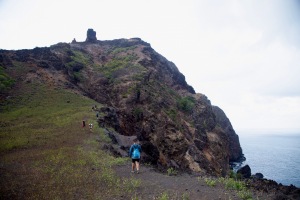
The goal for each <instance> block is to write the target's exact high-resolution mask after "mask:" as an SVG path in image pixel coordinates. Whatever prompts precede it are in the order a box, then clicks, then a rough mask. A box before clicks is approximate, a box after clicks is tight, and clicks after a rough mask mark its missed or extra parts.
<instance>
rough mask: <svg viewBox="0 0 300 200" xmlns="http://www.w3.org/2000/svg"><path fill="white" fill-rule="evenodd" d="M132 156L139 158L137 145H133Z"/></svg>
mask: <svg viewBox="0 0 300 200" xmlns="http://www.w3.org/2000/svg"><path fill="white" fill-rule="evenodd" d="M131 157H132V158H140V149H139V146H138V145H133V152H132V156H131Z"/></svg>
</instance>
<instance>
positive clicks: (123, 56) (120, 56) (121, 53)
mask: <svg viewBox="0 0 300 200" xmlns="http://www.w3.org/2000/svg"><path fill="white" fill-rule="evenodd" d="M135 48H136V46H131V47H126V48H123V47H119V48H114V49H110V50H109V51H108V52H106V53H107V54H109V56H111V57H112V58H111V59H110V60H109V61H108V62H107V63H105V64H104V65H102V67H97V69H98V70H99V71H100V72H102V73H103V74H104V75H105V76H106V77H107V78H109V79H111V81H115V80H116V78H118V77H119V75H120V74H122V75H124V74H126V73H128V74H130V75H131V78H132V79H133V80H141V78H142V77H143V76H142V75H143V72H145V68H144V67H143V66H142V65H140V64H139V63H138V62H137V60H138V56H137V55H136V54H135V53H134V49H135ZM125 69H126V70H125Z"/></svg>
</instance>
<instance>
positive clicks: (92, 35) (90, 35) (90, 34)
mask: <svg viewBox="0 0 300 200" xmlns="http://www.w3.org/2000/svg"><path fill="white" fill-rule="evenodd" d="M85 41H86V42H96V41H97V37H96V31H94V30H93V29H88V30H87V34H86V40H85Z"/></svg>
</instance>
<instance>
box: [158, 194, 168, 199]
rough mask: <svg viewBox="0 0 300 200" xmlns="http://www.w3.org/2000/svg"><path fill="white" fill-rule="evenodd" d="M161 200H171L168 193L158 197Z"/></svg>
mask: <svg viewBox="0 0 300 200" xmlns="http://www.w3.org/2000/svg"><path fill="white" fill-rule="evenodd" d="M158 199H159V200H168V199H169V195H168V193H167V192H164V193H162V194H161V196H159V197H158Z"/></svg>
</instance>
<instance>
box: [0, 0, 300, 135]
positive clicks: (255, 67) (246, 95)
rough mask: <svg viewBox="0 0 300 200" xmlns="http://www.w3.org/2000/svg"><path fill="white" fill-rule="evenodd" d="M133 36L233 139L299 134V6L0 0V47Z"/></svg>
mask: <svg viewBox="0 0 300 200" xmlns="http://www.w3.org/2000/svg"><path fill="white" fill-rule="evenodd" d="M88 28H93V29H94V30H95V31H96V32H97V38H98V40H112V39H119V38H132V37H140V38H141V39H143V40H144V41H146V42H148V43H150V44H151V46H152V47H153V48H154V49H155V50H156V51H157V52H158V53H160V54H162V55H163V56H165V57H166V58H167V59H168V60H170V61H172V62H174V63H175V65H176V66H177V67H178V69H179V70H180V71H181V72H182V73H183V74H184V75H185V77H186V80H187V82H188V84H189V85H191V86H193V87H194V89H195V90H196V92H197V93H203V94H205V95H206V96H207V97H208V98H209V99H210V100H211V102H212V104H213V105H217V106H219V107H220V108H222V109H223V110H224V112H225V113H226V115H227V116H228V118H229V119H230V121H231V123H232V125H233V127H234V129H235V130H236V132H237V133H238V134H241V133H244V132H246V131H248V132H251V133H260V132H265V131H271V132H275V131H283V132H290V131H296V132H299V133H300V1H299V0H226V1H225V0H184V1H183V0H182V1H177V0H172V1H171V0H170V1H169V0H164V1H162V0H160V1H159V0H151V1H146V0H126V1H124V0H118V1H117V0H94V1H92V0H84V1H79V0H78V1H74V0H60V1H55V0H0V48H1V49H31V48H34V47H44V46H50V45H52V44H56V43H58V42H71V41H72V39H73V38H76V40H77V41H84V40H85V38H86V31H87V29H88Z"/></svg>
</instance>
